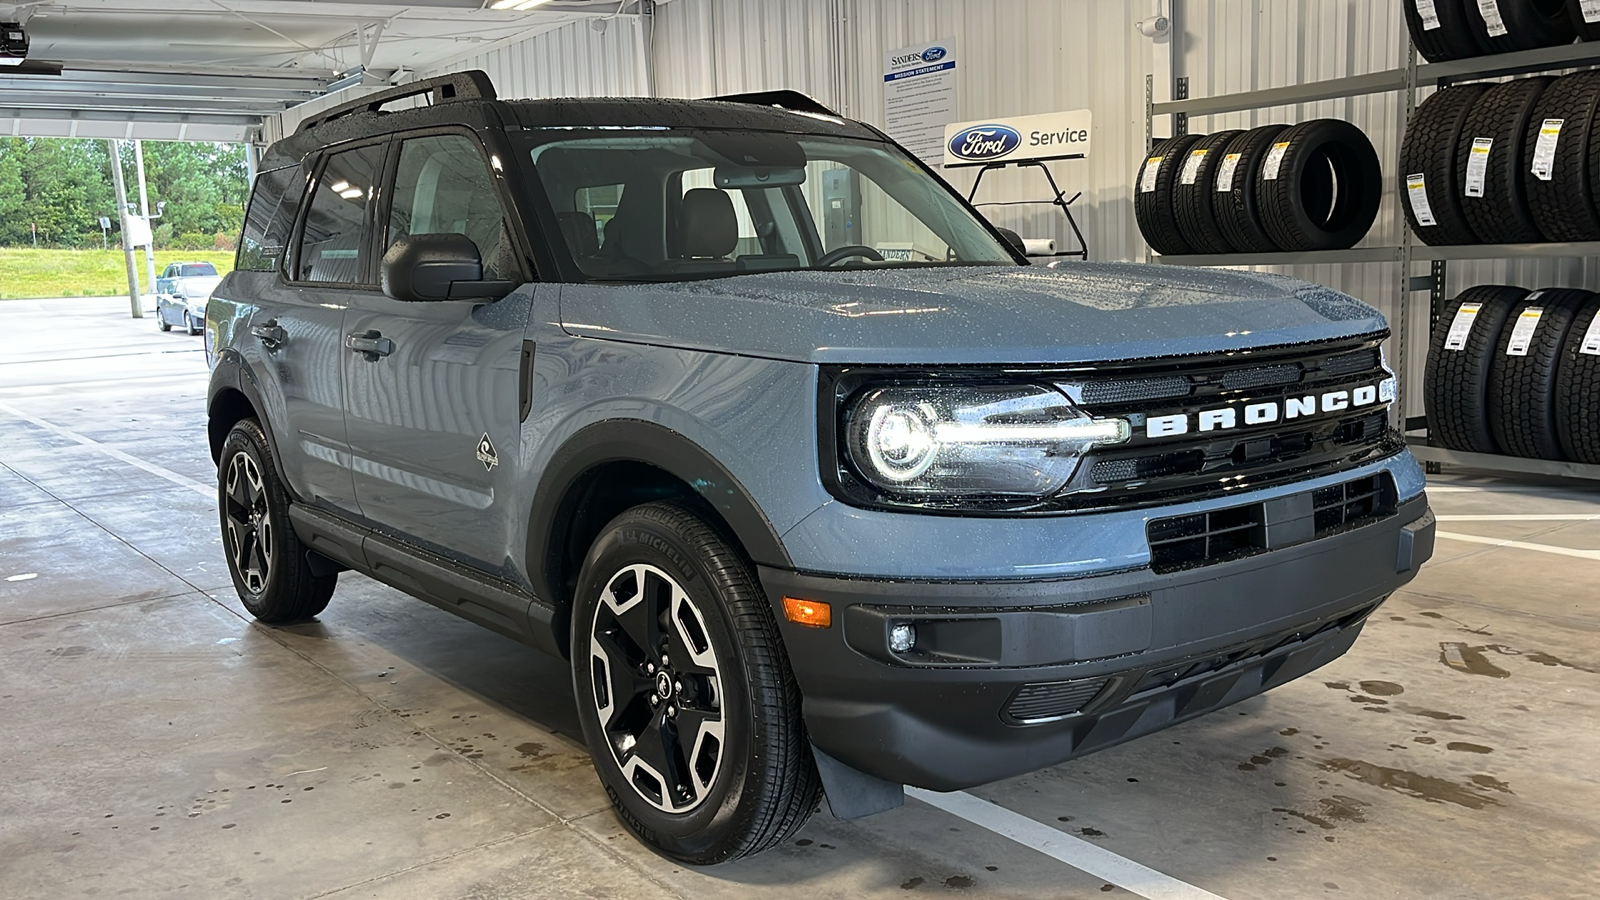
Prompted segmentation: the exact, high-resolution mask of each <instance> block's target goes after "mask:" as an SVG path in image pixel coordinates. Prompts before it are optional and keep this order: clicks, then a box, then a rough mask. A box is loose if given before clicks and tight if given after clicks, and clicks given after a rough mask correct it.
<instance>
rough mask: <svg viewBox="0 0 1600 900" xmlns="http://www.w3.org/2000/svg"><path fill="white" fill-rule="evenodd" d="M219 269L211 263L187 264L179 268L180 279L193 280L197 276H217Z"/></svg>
mask: <svg viewBox="0 0 1600 900" xmlns="http://www.w3.org/2000/svg"><path fill="white" fill-rule="evenodd" d="M215 274H217V267H216V266H213V265H212V264H211V263H185V264H184V265H182V266H179V267H178V277H179V278H191V277H193V276H195V275H215Z"/></svg>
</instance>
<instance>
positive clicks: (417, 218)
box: [385, 134, 521, 281]
mask: <svg viewBox="0 0 1600 900" xmlns="http://www.w3.org/2000/svg"><path fill="white" fill-rule="evenodd" d="M412 234H464V235H466V236H467V237H469V238H471V239H472V242H473V243H474V244H477V245H478V256H479V257H480V258H481V259H482V260H483V277H484V278H485V279H486V280H489V281H517V280H521V274H520V269H521V267H520V266H519V265H518V264H517V257H516V248H515V247H514V246H513V245H512V243H511V236H510V233H509V232H508V231H507V230H506V225H505V216H504V215H503V214H502V212H501V208H500V198H499V197H498V196H497V195H496V194H495V188H494V182H493V181H492V180H490V177H489V168H488V166H486V165H484V162H483V155H482V154H481V153H479V152H478V146H477V143H476V142H475V141H473V140H472V139H471V138H469V137H467V136H465V135H459V134H441V135H433V136H431V137H420V138H412V139H410V140H408V141H405V142H404V143H402V144H401V145H400V166H399V169H398V170H397V171H396V172H395V179H394V203H393V205H392V206H391V208H390V211H389V234H388V240H387V242H386V244H385V247H386V248H387V247H388V246H389V245H392V244H393V243H394V242H395V241H397V240H399V239H400V238H402V237H405V236H407V235H412Z"/></svg>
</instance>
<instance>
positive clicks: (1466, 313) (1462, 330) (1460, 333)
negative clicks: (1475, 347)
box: [1444, 303, 1483, 350]
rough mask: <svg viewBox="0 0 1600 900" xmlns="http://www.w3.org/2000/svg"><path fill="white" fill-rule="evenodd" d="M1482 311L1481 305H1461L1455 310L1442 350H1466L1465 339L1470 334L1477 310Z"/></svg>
mask: <svg viewBox="0 0 1600 900" xmlns="http://www.w3.org/2000/svg"><path fill="white" fill-rule="evenodd" d="M1480 309H1483V304H1482V303H1463V304H1461V308H1460V309H1458V310H1456V317H1455V318H1454V319H1451V320H1450V333H1449V334H1447V335H1445V338H1444V348H1445V349H1446V350H1465V349H1467V338H1468V336H1470V335H1471V334H1472V322H1473V320H1475V319H1477V318H1478V310H1480Z"/></svg>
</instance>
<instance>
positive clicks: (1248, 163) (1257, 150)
mask: <svg viewBox="0 0 1600 900" xmlns="http://www.w3.org/2000/svg"><path fill="white" fill-rule="evenodd" d="M1288 127H1289V126H1287V125H1263V126H1261V127H1260V128H1252V129H1250V130H1249V131H1246V132H1245V133H1244V134H1241V135H1239V136H1238V137H1236V138H1234V139H1233V140H1232V141H1229V142H1228V146H1227V147H1224V148H1223V150H1222V159H1221V160H1220V161H1219V162H1218V164H1217V172H1216V173H1215V174H1213V175H1212V179H1213V182H1214V184H1213V189H1214V190H1215V192H1216V193H1217V195H1218V196H1216V197H1215V198H1213V199H1214V201H1215V204H1214V207H1213V212H1215V214H1216V217H1217V227H1218V228H1220V229H1222V236H1223V238H1224V239H1226V240H1227V242H1228V245H1229V246H1231V247H1232V248H1233V250H1234V252H1236V253H1272V252H1274V251H1277V250H1280V249H1282V248H1280V247H1279V246H1278V245H1277V243H1276V242H1274V241H1273V240H1272V235H1270V234H1268V233H1267V230H1266V229H1265V228H1263V227H1261V212H1260V210H1259V209H1258V208H1257V206H1256V173H1258V172H1259V171H1260V170H1261V160H1262V159H1264V158H1265V157H1266V155H1267V152H1268V151H1269V150H1271V149H1272V144H1273V142H1274V141H1276V140H1277V138H1278V135H1280V134H1282V133H1283V132H1284V131H1285V130H1287V129H1288ZM1235 155H1237V157H1238V158H1237V160H1236V161H1235V162H1234V163H1233V165H1232V166H1231V167H1230V166H1229V165H1228V157H1230V156H1235ZM1224 176H1226V177H1224Z"/></svg>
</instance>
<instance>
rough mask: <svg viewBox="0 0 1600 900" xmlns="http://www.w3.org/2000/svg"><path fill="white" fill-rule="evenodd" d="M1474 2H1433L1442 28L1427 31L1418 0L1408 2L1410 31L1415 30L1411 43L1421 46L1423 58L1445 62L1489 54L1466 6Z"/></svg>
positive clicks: (1407, 22) (1469, 0) (1468, 0)
mask: <svg viewBox="0 0 1600 900" xmlns="http://www.w3.org/2000/svg"><path fill="white" fill-rule="evenodd" d="M1472 2H1473V0H1433V11H1434V15H1435V16H1436V17H1437V19H1438V27H1436V28H1425V27H1423V21H1422V16H1421V15H1420V14H1419V13H1418V12H1417V0H1405V3H1404V7H1405V12H1406V28H1407V29H1409V30H1410V31H1411V42H1412V43H1413V44H1416V45H1417V52H1418V53H1420V54H1422V58H1423V59H1426V60H1427V61H1428V62H1444V61H1446V60H1451V59H1467V58H1468V57H1472V56H1480V55H1482V54H1483V53H1484V52H1485V49H1486V48H1485V47H1484V46H1483V44H1482V42H1480V41H1479V39H1478V33H1477V31H1476V30H1475V29H1474V27H1473V23H1472V21H1471V20H1469V19H1468V18H1467V11H1466V9H1465V8H1464V7H1463V3H1472Z"/></svg>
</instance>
